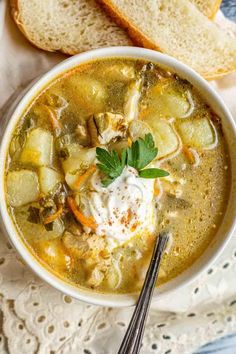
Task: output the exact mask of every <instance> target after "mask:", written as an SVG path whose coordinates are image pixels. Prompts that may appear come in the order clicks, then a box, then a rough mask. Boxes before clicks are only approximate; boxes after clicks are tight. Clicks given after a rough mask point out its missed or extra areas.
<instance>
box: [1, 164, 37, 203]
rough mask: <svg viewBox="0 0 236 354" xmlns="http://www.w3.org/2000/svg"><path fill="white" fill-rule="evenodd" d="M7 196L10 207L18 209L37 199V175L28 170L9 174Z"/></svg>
mask: <svg viewBox="0 0 236 354" xmlns="http://www.w3.org/2000/svg"><path fill="white" fill-rule="evenodd" d="M7 194H8V200H9V203H10V205H11V206H13V207H19V206H22V205H25V204H28V203H31V202H34V201H36V200H37V199H38V198H39V183H38V176H37V173H35V172H33V171H29V170H20V171H13V172H9V173H8V175H7Z"/></svg>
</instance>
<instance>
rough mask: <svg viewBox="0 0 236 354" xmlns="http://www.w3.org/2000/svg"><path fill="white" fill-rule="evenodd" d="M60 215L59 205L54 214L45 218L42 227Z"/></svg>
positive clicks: (60, 208) (61, 211)
mask: <svg viewBox="0 0 236 354" xmlns="http://www.w3.org/2000/svg"><path fill="white" fill-rule="evenodd" d="M62 213H63V207H62V205H60V207H59V208H58V210H57V211H56V212H55V213H54V214H52V215H49V216H48V217H47V218H45V219H44V225H47V224H50V223H51V222H53V221H55V220H56V219H58V218H59V217H60V216H61V215H62Z"/></svg>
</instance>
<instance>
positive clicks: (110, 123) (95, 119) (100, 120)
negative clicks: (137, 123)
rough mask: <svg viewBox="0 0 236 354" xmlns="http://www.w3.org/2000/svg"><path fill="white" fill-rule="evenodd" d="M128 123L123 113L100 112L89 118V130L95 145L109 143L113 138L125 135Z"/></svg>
mask: <svg viewBox="0 0 236 354" xmlns="http://www.w3.org/2000/svg"><path fill="white" fill-rule="evenodd" d="M127 128H128V124H127V122H126V120H125V119H124V116H123V115H121V114H115V113H110V112H105V113H99V114H95V115H93V116H91V117H90V118H89V120H88V130H89V133H90V137H91V142H92V145H93V146H97V145H100V144H101V145H105V144H108V143H109V142H110V141H111V140H115V139H117V138H123V137H125V134H126V130H127Z"/></svg>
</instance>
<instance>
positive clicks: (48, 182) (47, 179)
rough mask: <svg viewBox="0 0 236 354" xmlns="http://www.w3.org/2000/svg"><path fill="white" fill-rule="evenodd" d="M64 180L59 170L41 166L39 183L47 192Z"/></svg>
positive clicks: (42, 189)
mask: <svg viewBox="0 0 236 354" xmlns="http://www.w3.org/2000/svg"><path fill="white" fill-rule="evenodd" d="M61 181H62V176H61V174H60V173H58V172H57V171H55V170H53V169H52V168H50V167H46V166H43V167H40V169H39V184H40V188H41V191H42V192H43V193H45V194H47V193H49V192H50V191H51V190H53V188H54V187H55V186H56V185H57V183H59V182H61Z"/></svg>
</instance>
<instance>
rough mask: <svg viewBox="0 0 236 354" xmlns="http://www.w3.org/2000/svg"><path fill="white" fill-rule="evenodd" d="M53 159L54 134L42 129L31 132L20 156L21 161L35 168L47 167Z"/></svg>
mask: <svg viewBox="0 0 236 354" xmlns="http://www.w3.org/2000/svg"><path fill="white" fill-rule="evenodd" d="M52 157H53V136H52V134H51V133H50V132H49V131H47V130H44V129H42V128H36V129H33V130H31V131H30V132H29V135H28V137H27V140H26V143H25V146H24V148H23V150H22V153H21V155H20V161H21V162H22V163H26V164H31V165H34V166H45V165H50V164H51V163H52Z"/></svg>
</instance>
